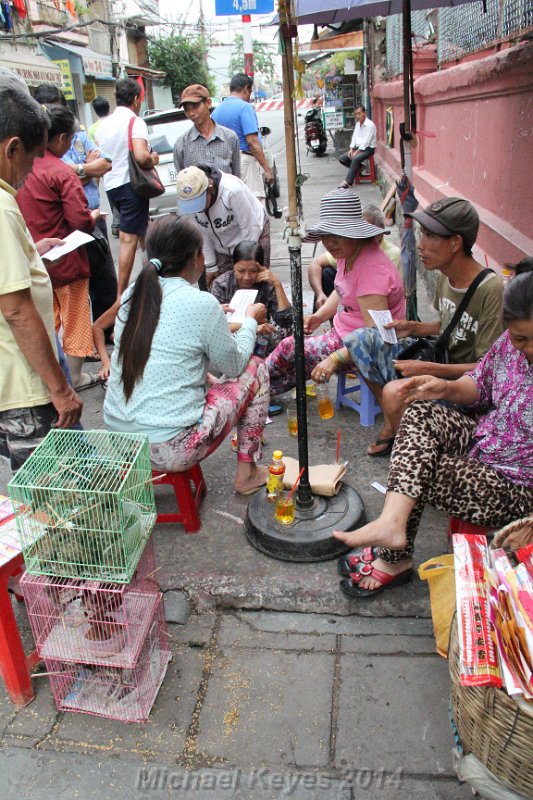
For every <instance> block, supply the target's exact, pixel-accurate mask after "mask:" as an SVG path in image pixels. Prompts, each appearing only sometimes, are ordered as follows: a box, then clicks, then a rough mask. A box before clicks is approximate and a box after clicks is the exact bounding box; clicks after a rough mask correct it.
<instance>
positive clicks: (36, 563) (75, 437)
mask: <svg viewBox="0 0 533 800" xmlns="http://www.w3.org/2000/svg"><path fill="white" fill-rule="evenodd" d="M151 475H152V471H151V466H150V457H149V445H148V439H147V438H146V436H143V435H139V434H129V433H109V432H107V431H71V430H51V431H50V433H49V434H48V435H47V436H46V438H45V439H44V440H43V441H42V443H41V444H40V445H39V447H37V449H36V450H35V451H34V452H33V453H32V455H31V456H30V457H29V459H28V460H27V461H26V463H25V464H24V465H23V466H22V467H21V468H20V469H19V470H18V472H17V473H16V475H15V476H14V478H13V479H12V480H11V481H10V483H9V485H8V491H9V496H10V498H11V500H12V502H13V504H14V506H15V508H16V523H17V529H18V532H19V536H20V540H21V544H22V551H23V554H24V560H25V562H26V568H27V570H28V572H30V573H32V574H34V575H51V576H60V577H64V578H73V579H83V580H93V579H94V580H106V581H111V582H115V583H129V581H130V580H131V578H132V576H133V573H134V572H135V569H136V567H137V564H138V562H139V559H140V557H141V554H142V552H143V550H144V547H145V545H146V542H147V541H148V537H149V536H150V533H151V530H152V528H153V526H154V524H155V519H156V508H155V500H154V490H153V486H152V482H151Z"/></svg>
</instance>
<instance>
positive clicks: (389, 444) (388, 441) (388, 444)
mask: <svg viewBox="0 0 533 800" xmlns="http://www.w3.org/2000/svg"><path fill="white" fill-rule="evenodd" d="M394 439H395V437H394V436H386V437H385V438H384V439H376V441H375V442H374V444H373V445H371V446H372V447H381V446H382V445H385V446H384V447H383V450H378V451H377V453H369V452H368V451H367V456H370V458H382V457H383V456H388V455H389V453H391V452H392V448H393V447H394Z"/></svg>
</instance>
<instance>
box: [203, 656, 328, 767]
mask: <svg viewBox="0 0 533 800" xmlns="http://www.w3.org/2000/svg"><path fill="white" fill-rule="evenodd" d="M222 656H223V657H222V659H221V660H217V661H216V662H215V663H214V665H213V673H212V675H211V678H210V680H209V687H208V690H207V694H206V697H205V702H204V706H203V708H202V711H201V714H200V719H199V733H198V751H199V752H201V753H203V754H205V755H210V756H213V757H215V756H216V757H219V758H224V759H226V760H227V761H229V762H230V763H232V764H238V765H239V766H241V767H242V768H243V769H248V768H252V767H254V766H258V765H261V764H280V765H283V766H285V767H288V766H291V765H295V766H305V767H311V766H313V767H322V766H325V765H326V764H327V763H328V762H329V758H330V754H329V747H330V745H329V740H330V719H331V692H332V687H333V667H334V660H333V656H329V655H326V654H324V653H293V652H282V651H277V652H275V651H261V652H250V651H248V650H239V649H237V648H235V649H226V650H224V651H223V653H222Z"/></svg>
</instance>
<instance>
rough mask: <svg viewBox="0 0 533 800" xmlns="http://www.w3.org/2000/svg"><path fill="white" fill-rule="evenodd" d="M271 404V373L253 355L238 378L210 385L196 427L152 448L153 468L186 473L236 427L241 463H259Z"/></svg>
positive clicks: (221, 380)
mask: <svg viewBox="0 0 533 800" xmlns="http://www.w3.org/2000/svg"><path fill="white" fill-rule="evenodd" d="M268 404H269V391H268V370H267V368H266V365H265V362H264V361H262V360H261V359H260V358H257V357H255V356H252V358H251V359H250V362H249V364H248V366H247V367H246V369H245V371H244V372H243V373H242V375H239V377H238V378H226V377H225V376H224V375H223V376H222V378H220V380H219V381H218V383H216V384H215V385H214V386H211V388H210V389H209V390H208V392H207V394H206V397H205V406H204V411H203V414H202V418H201V419H200V421H199V422H198V424H197V425H193V426H191V427H190V428H186V429H185V430H183V431H180V433H179V434H178V435H177V436H175V437H174V438H173V439H169V440H168V441H167V442H161V443H160V444H152V445H151V446H150V460H151V462H152V465H153V466H154V468H155V469H158V470H163V471H168V472H184V471H185V470H187V469H189V468H190V467H192V466H193V465H194V464H197V463H198V462H199V461H203V460H204V458H207V456H208V455H210V454H211V453H212V452H213V451H214V450H216V449H217V447H218V446H219V445H220V444H221V443H222V442H223V441H224V439H226V437H227V436H228V434H229V433H230V432H231V430H232V428H233V427H234V426H235V425H237V459H238V461H247V462H252V461H253V462H258V461H260V460H261V456H262V447H261V438H262V435H263V429H264V427H265V421H266V418H267V412H268Z"/></svg>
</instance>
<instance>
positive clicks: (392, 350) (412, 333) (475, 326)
mask: <svg viewBox="0 0 533 800" xmlns="http://www.w3.org/2000/svg"><path fill="white" fill-rule="evenodd" d="M406 216H407V217H412V218H413V219H415V220H416V221H417V222H418V223H419V224H420V227H421V236H420V239H419V242H418V253H419V256H420V261H421V262H422V265H423V266H424V269H427V270H428V271H430V272H432V271H438V273H439V274H438V277H437V284H436V288H435V293H434V296H433V308H434V309H435V310H436V312H437V313H438V315H439V320H438V321H436V322H415V321H413V320H394V321H393V322H391V323H389V324H388V325H386V326H385V327H387V328H392V329H394V330H395V331H396V334H397V336H398V338H399V339H400V341H399V342H398V344H385V343H384V342H383V340H382V338H381V336H380V335H379V333H378V332H377V330H376V329H375V328H363V329H360V330H357V331H353V332H352V333H350V334H348V336H347V337H345V339H344V343H345V344H346V346H347V348H348V351H349V355H350V357H351V359H352V360H353V362H354V363H355V365H356V366H357V369H358V371H359V372H360V374H361V375H362V377H363V378H364V380H365V381H366V383H367V384H368V386H369V387H370V389H371V390H372V392H373V394H374V396H375V397H376V399H377V401H378V402H379V404H380V405H381V407H382V409H383V427H382V429H381V432H380V434H379V437H378V439H377V441H376V442H375V444H373V445H371V446H370V448H369V449H368V455H371V456H382V455H387V454H388V453H390V451H391V449H392V444H393V442H394V436H395V434H396V431H397V429H398V426H399V424H400V420H401V416H402V414H403V410H404V407H403V405H402V403H401V402H400V401H399V399H398V397H397V394H396V390H395V384H391V385H390V386H388V387H387V389H386V391H383V387H384V386H385V384H387V383H389V381H393V380H394V379H395V378H397V377H399V376H401V377H403V378H410V377H412V376H413V375H434V376H436V377H438V378H448V379H454V378H460V377H461V376H462V375H464V373H465V372H467V371H468V370H470V369H473V368H474V367H475V365H476V364H477V362H478V361H479V360H480V359H481V358H483V356H484V355H485V353H486V352H487V350H488V349H489V347H490V346H491V344H492V343H493V342H494V341H495V340H496V339H497V338H498V336H500V334H501V333H502V330H503V328H502V322H501V314H500V312H501V298H502V283H501V280H500V277H499V276H498V275H496V274H495V273H494V272H488V274H487V275H486V276H485V277H484V278H483V279H482V280H481V283H480V284H479V285H478V286H477V288H476V290H475V292H474V294H473V295H472V297H471V298H470V300H469V302H468V304H467V306H466V309H465V310H464V312H463V314H462V315H461V319H460V320H459V323H458V324H457V325H456V327H455V329H454V330H453V331H452V333H451V335H450V338H449V345H448V352H449V362H450V363H449V364H435V363H433V362H427V361H417V360H406V361H404V360H398V355H399V353H400V352H401V351H402V350H404V349H405V348H406V347H407V346H408V345H409V344H410V343H412V342H413V341H415V339H414V338H410V337H419V336H432V335H439V334H440V333H442V332H443V331H444V330H445V329H446V327H447V325H448V324H449V322H450V321H451V319H452V317H453V315H454V312H455V310H456V309H457V308H458V306H459V305H460V303H461V300H462V298H463V297H464V295H465V293H466V291H467V290H468V287H469V286H470V284H471V283H472V282H473V281H474V280H475V279H476V277H477V276H478V275H479V273H480V272H481V271H482V270H483V267H482V266H481V264H478V262H477V261H475V259H474V258H473V256H472V247H473V246H474V243H475V241H476V237H477V233H478V229H479V216H478V213H477V211H476V209H475V208H474V206H473V205H472V204H471V203H469V202H468V200H463V199H462V198H459V197H446V198H443V199H442V200H437V201H435V202H434V203H432V204H431V205H429V206H427V208H425V209H424V210H423V211H414V212H412V213H410V214H409V213H408V214H406Z"/></svg>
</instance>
